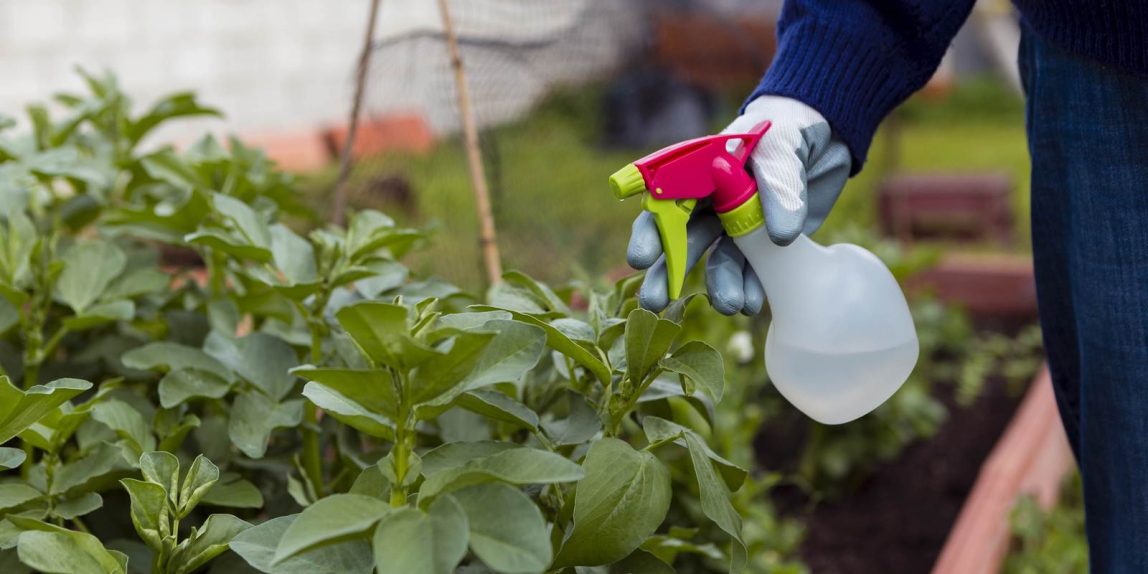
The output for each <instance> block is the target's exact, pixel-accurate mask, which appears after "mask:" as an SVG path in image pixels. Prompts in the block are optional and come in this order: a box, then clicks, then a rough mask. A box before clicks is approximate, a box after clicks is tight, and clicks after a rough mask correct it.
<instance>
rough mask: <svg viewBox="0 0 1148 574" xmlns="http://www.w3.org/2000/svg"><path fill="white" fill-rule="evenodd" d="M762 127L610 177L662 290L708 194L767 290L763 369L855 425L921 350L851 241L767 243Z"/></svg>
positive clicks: (685, 147)
mask: <svg viewBox="0 0 1148 574" xmlns="http://www.w3.org/2000/svg"><path fill="white" fill-rule="evenodd" d="M768 130H769V122H765V123H763V124H761V125H760V126H758V127H757V128H756V129H754V131H752V132H750V133H746V134H725V135H716V136H709V137H702V138H698V139H693V140H689V141H685V142H681V143H678V144H675V145H672V146H670V147H667V148H664V149H662V150H660V151H657V152H654V153H652V154H650V155H648V156H646V157H644V158H642V159H640V160H638V161H636V162H634V163H632V164H629V165H627V166H625V167H623V168H622V169H620V170H618V171H617V172H616V173H615V174H614V175H612V176H610V187H611V188H612V190H613V192H614V194H615V196H617V197H618V198H619V199H625V198H627V197H630V196H633V195H637V194H639V193H644V195H643V196H642V207H643V208H644V209H645V210H646V211H649V212H650V213H652V214H653V216H654V220H655V222H656V224H657V226H658V232H659V235H660V237H661V240H662V249H663V251H664V253H665V256H666V271H667V276H668V281H669V294H670V297H671V298H673V299H677V298H678V297H680V296H681V291H682V286H683V284H684V283H685V276H686V271H687V270H686V223H687V222H688V221H689V218H690V213H691V212H692V211H693V209H694V207H695V206H696V205H697V202H698V200H701V199H705V198H709V199H710V200H711V202H712V206H713V208H714V210H715V211H716V212H717V214H718V218H719V219H720V221H721V223H722V226H723V227H724V228H725V231H726V233H727V234H729V235H730V236H731V237H732V238H733V240H734V242H735V243H736V244H737V246H738V248H739V249H740V250H741V252H742V253H744V254H745V256H746V258H747V259H748V260H749V263H750V265H751V266H752V267H753V270H754V271H755V272H756V273H757V276H758V278H759V279H761V282H762V285H763V286H764V287H765V294H766V297H767V299H768V300H769V307H770V311H771V312H772V315H773V323H772V324H771V325H770V327H769V332H768V334H767V336H766V343H765V365H766V370H767V371H768V372H769V376H770V379H771V380H772V381H773V384H774V385H775V386H776V387H777V389H778V391H780V392H781V394H782V395H783V396H784V397H785V398H786V399H787V400H789V402H791V403H793V405H794V406H796V407H797V408H798V409H800V410H801V411H802V412H804V413H805V414H807V415H809V416H810V417H811V418H813V419H814V420H816V421H818V422H821V423H825V424H841V423H846V422H849V421H851V420H854V419H856V418H858V417H860V416H862V415H865V414H866V413H868V412H870V411H872V410H873V409H875V408H877V407H878V406H880V405H881V404H882V403H884V402H885V401H886V400H887V399H888V398H889V397H891V396H892V395H893V393H894V392H896V391H897V389H899V388H900V387H901V385H902V384H903V383H904V382H905V380H906V379H907V378H908V377H909V374H910V373H911V372H912V370H913V367H914V366H915V365H916V363H917V355H918V352H919V345H918V342H917V332H916V329H915V327H914V325H913V318H912V316H911V315H910V313H909V306H908V304H907V303H906V301H905V295H904V294H903V293H902V291H901V288H900V286H899V285H898V284H897V281H896V279H894V278H893V274H892V273H891V272H890V271H889V269H888V268H887V267H885V264H884V263H882V262H881V260H880V259H878V258H877V257H876V256H875V255H873V254H872V253H870V252H869V251H867V250H865V249H863V248H861V247H858V246H857V245H852V244H846V243H842V244H836V245H832V246H830V247H823V246H821V245H818V244H817V243H815V242H813V240H811V239H809V238H808V237H807V236H805V235H801V236H799V237H798V239H797V240H796V241H794V242H793V243H791V244H790V245H788V246H785V247H781V246H778V245H777V244H775V243H773V241H772V240H770V238H769V235H768V233H767V232H766V229H765V216H764V214H763V212H762V206H761V201H760V199H759V198H758V195H757V184H756V182H755V181H754V178H753V176H752V175H751V174H750V173H749V172H748V171H747V170H746V168H745V162H746V159H747V158H748V157H749V151H750V150H751V149H753V147H754V146H755V145H756V144H757V142H758V141H759V140H760V139H761V137H762V135H764V134H765V132H766V131H768Z"/></svg>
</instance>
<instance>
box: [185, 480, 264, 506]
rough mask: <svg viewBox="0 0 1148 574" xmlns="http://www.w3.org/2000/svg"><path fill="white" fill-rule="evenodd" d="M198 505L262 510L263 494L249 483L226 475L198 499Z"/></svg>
mask: <svg viewBox="0 0 1148 574" xmlns="http://www.w3.org/2000/svg"><path fill="white" fill-rule="evenodd" d="M199 503H200V504H206V505H208V506H225V507H227V508H263V493H262V492H260V491H259V489H258V488H257V487H256V486H255V485H254V484H252V483H251V481H249V480H246V479H244V478H241V477H240V476H239V475H237V474H233V473H228V474H224V475H223V477H222V478H220V480H219V482H217V483H215V486H213V487H211V488H210V489H209V490H208V491H207V493H206V494H204V495H203V497H202V498H200V499H199Z"/></svg>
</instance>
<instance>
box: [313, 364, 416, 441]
mask: <svg viewBox="0 0 1148 574" xmlns="http://www.w3.org/2000/svg"><path fill="white" fill-rule="evenodd" d="M304 376H306V375H304ZM303 396H304V397H307V399H308V400H310V401H311V402H312V403H315V406H317V407H319V408H321V409H323V411H324V412H326V413H327V414H329V415H331V416H332V417H334V418H335V420H338V421H339V422H341V423H343V424H345V425H347V426H349V427H352V428H355V429H358V430H360V431H362V432H364V433H366V434H369V435H371V436H375V437H379V438H386V439H390V438H393V437H394V428H393V427H394V422H392V421H391V419H389V418H387V417H385V416H383V415H381V414H378V413H375V412H372V411H371V410H369V409H367V408H366V407H364V406H363V405H361V404H359V403H357V402H355V401H353V400H351V399H349V398H347V397H345V396H343V395H342V394H340V393H338V392H336V391H334V390H333V389H330V388H328V387H327V386H326V385H321V384H319V383H315V382H310V383H307V384H306V385H305V386H304V387H303Z"/></svg>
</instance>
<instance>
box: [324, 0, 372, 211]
mask: <svg viewBox="0 0 1148 574" xmlns="http://www.w3.org/2000/svg"><path fill="white" fill-rule="evenodd" d="M378 14H379V0H371V13H370V16H368V17H367V33H366V36H365V37H364V38H363V50H362V51H361V52H359V64H358V68H356V70H355V95H354V98H353V99H352V100H351V117H350V118H349V119H348V120H347V141H345V142H343V152H342V154H341V157H340V158H339V177H338V179H336V180H335V209H334V214H333V218H334V220H335V224H336V225H343V222H344V220H345V219H346V216H347V180H349V179H350V176H351V150H352V149H353V148H354V146H355V136H356V133H357V132H358V131H359V110H360V109H362V106H363V92H364V91H365V89H366V88H365V87H366V84H367V70H368V69H369V68H370V64H371V52H372V51H373V50H372V49H371V47H372V46H373V44H374V40H375V19H376V16H378Z"/></svg>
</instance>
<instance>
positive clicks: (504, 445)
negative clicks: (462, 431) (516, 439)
mask: <svg viewBox="0 0 1148 574" xmlns="http://www.w3.org/2000/svg"><path fill="white" fill-rule="evenodd" d="M512 448H525V447H522V446H520V445H518V444H516V443H512V442H500V441H492V440H486V441H474V442H448V443H446V444H443V445H441V446H438V447H435V448H433V449H431V450H429V451H427V453H426V454H424V455H423V456H422V460H423V474H424V475H426V476H430V475H432V474H436V473H439V472H442V471H444V470H448V469H451V468H455V467H458V466H462V465H464V464H466V463H468V462H470V461H472V460H474V459H477V458H483V457H487V456H490V455H493V454H498V453H500V452H503V451H507V450H510V449H512Z"/></svg>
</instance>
